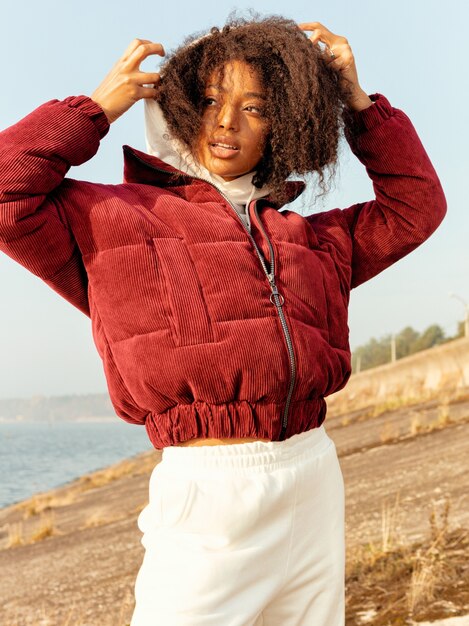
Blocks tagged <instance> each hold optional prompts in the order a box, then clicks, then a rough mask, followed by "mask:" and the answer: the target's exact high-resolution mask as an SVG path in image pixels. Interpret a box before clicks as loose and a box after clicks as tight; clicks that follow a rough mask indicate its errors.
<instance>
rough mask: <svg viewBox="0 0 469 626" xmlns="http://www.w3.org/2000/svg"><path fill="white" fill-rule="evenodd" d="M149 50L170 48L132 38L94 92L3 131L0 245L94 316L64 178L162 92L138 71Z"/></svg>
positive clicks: (49, 105)
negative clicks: (118, 124)
mask: <svg viewBox="0 0 469 626" xmlns="http://www.w3.org/2000/svg"><path fill="white" fill-rule="evenodd" d="M150 54H164V50H163V47H162V45H161V44H159V43H152V42H150V41H148V40H140V39H134V40H133V41H132V42H131V44H130V45H129V46H128V48H127V50H126V51H125V52H124V54H123V55H122V57H121V58H120V59H119V60H118V61H117V62H116V64H115V65H114V67H113V68H112V69H111V71H110V72H109V74H108V75H107V76H106V78H105V79H104V80H103V82H102V83H101V84H100V85H99V87H98V88H97V89H96V90H95V91H94V93H93V95H92V96H91V98H90V97H89V96H83V95H81V96H69V97H68V98H65V99H64V100H50V101H48V102H46V103H44V104H42V105H41V106H39V107H38V108H37V109H35V110H34V111H32V112H31V113H30V114H29V115H27V116H26V117H24V118H23V119H22V120H20V121H19V122H17V123H16V124H14V125H13V126H10V127H9V128H7V129H5V130H4V131H2V132H1V133H0V251H3V252H4V253H5V254H7V255H8V256H9V257H11V258H12V259H13V260H15V261H17V262H18V263H20V264H21V265H23V266H24V267H25V268H27V269H28V270H29V271H31V272H32V273H33V274H35V275H36V276H38V277H39V278H41V279H42V280H44V281H45V282H46V283H47V284H48V285H50V287H52V288H53V289H54V290H55V291H57V292H58V293H59V294H60V295H61V296H63V297H64V298H65V299H66V300H68V301H69V302H71V303H72V304H73V305H74V306H76V307H77V308H78V309H79V310H81V311H82V312H83V313H85V314H86V315H88V316H89V314H90V310H89V303H88V279H87V275H86V271H85V268H84V265H83V261H82V257H81V254H80V250H79V249H78V246H77V243H76V241H75V238H74V236H73V232H72V230H71V228H70V225H69V224H68V222H67V210H66V208H67V207H66V202H67V194H66V193H62V192H61V191H62V190H61V183H62V182H63V180H64V177H65V175H66V173H67V171H68V170H69V169H70V166H72V165H81V164H82V163H84V162H85V161H87V160H89V159H91V157H92V156H94V154H95V153H96V152H97V150H98V147H99V143H100V140H101V139H102V138H103V137H104V136H105V135H106V133H107V132H108V130H109V125H110V124H111V123H112V122H114V121H115V120H116V119H117V118H118V117H120V116H121V115H122V114H123V113H124V112H125V111H127V110H128V109H129V108H130V107H131V106H132V105H133V104H134V103H135V102H137V101H138V100H140V99H141V98H148V97H154V96H155V95H156V89H155V87H154V86H153V84H155V83H157V82H158V80H159V74H156V73H146V72H140V70H139V65H140V63H141V62H142V61H143V59H144V58H146V57H147V56H148V55H150ZM148 84H149V85H150V86H146V85H148Z"/></svg>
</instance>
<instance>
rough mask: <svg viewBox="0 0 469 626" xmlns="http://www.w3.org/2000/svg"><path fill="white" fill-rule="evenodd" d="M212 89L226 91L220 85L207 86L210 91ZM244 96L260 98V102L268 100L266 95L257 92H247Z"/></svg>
mask: <svg viewBox="0 0 469 626" xmlns="http://www.w3.org/2000/svg"><path fill="white" fill-rule="evenodd" d="M210 87H212V88H213V89H217V90H218V91H226V90H225V89H223V87H220V86H219V85H207V86H206V89H209V88H210ZM244 95H245V97H247V98H259V99H260V100H267V98H266V96H265V95H264V94H262V93H258V92H257V91H246V92H245V94H244Z"/></svg>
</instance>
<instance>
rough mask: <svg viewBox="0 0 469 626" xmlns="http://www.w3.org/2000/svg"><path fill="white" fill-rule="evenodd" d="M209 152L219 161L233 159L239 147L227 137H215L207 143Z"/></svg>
mask: <svg viewBox="0 0 469 626" xmlns="http://www.w3.org/2000/svg"><path fill="white" fill-rule="evenodd" d="M208 147H209V150H210V152H211V153H212V154H213V155H214V156H216V157H218V158H219V159H229V158H233V157H235V156H236V155H237V154H238V153H239V151H240V147H239V145H238V144H237V143H236V142H234V141H233V140H231V139H229V138H227V137H217V138H216V139H213V140H212V141H209V143H208Z"/></svg>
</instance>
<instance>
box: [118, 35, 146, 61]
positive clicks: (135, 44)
mask: <svg viewBox="0 0 469 626" xmlns="http://www.w3.org/2000/svg"><path fill="white" fill-rule="evenodd" d="M142 43H152V42H151V41H150V40H149V39H138V38H136V39H133V40H132V41H131V42H130V44H129V45H128V46H127V48H126V49H125V52H124V54H123V55H122V57H121V60H122V61H126V60H127V59H128V58H129V57H130V56H131V54H132V53H133V52H134V51H135V50H136V49H137V48H138V47H139V46H140V45H141V44H142Z"/></svg>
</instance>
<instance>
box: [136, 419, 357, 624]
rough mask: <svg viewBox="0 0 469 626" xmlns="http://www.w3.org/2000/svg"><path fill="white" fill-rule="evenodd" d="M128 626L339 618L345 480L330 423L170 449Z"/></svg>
mask: <svg viewBox="0 0 469 626" xmlns="http://www.w3.org/2000/svg"><path fill="white" fill-rule="evenodd" d="M149 488H150V489H149V490H150V499H149V504H148V505H147V506H146V507H145V508H144V509H143V511H142V512H141V513H140V515H139V518H138V526H139V528H140V530H141V531H142V532H143V537H142V544H143V545H144V547H145V555H144V559H143V562H142V565H141V568H140V570H139V572H138V575H137V579H136V583H135V600H136V606H135V611H134V614H133V617H132V621H131V626H343V624H344V621H345V619H344V551H345V550H344V488H343V479H342V472H341V470H340V466H339V461H338V458H337V454H336V449H335V445H334V443H333V441H332V440H331V439H330V438H329V437H328V435H327V434H326V432H325V430H324V426H321V427H320V428H316V429H313V430H309V431H307V432H305V433H301V434H299V435H294V436H293V437H290V438H289V439H286V440H284V441H269V442H263V441H254V442H248V443H240V444H232V445H219V446H193V447H177V446H176V447H175V446H172V447H168V448H164V450H163V454H162V460H161V462H160V463H159V464H158V465H157V466H156V467H155V469H154V470H153V472H152V475H151V478H150V485H149Z"/></svg>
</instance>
